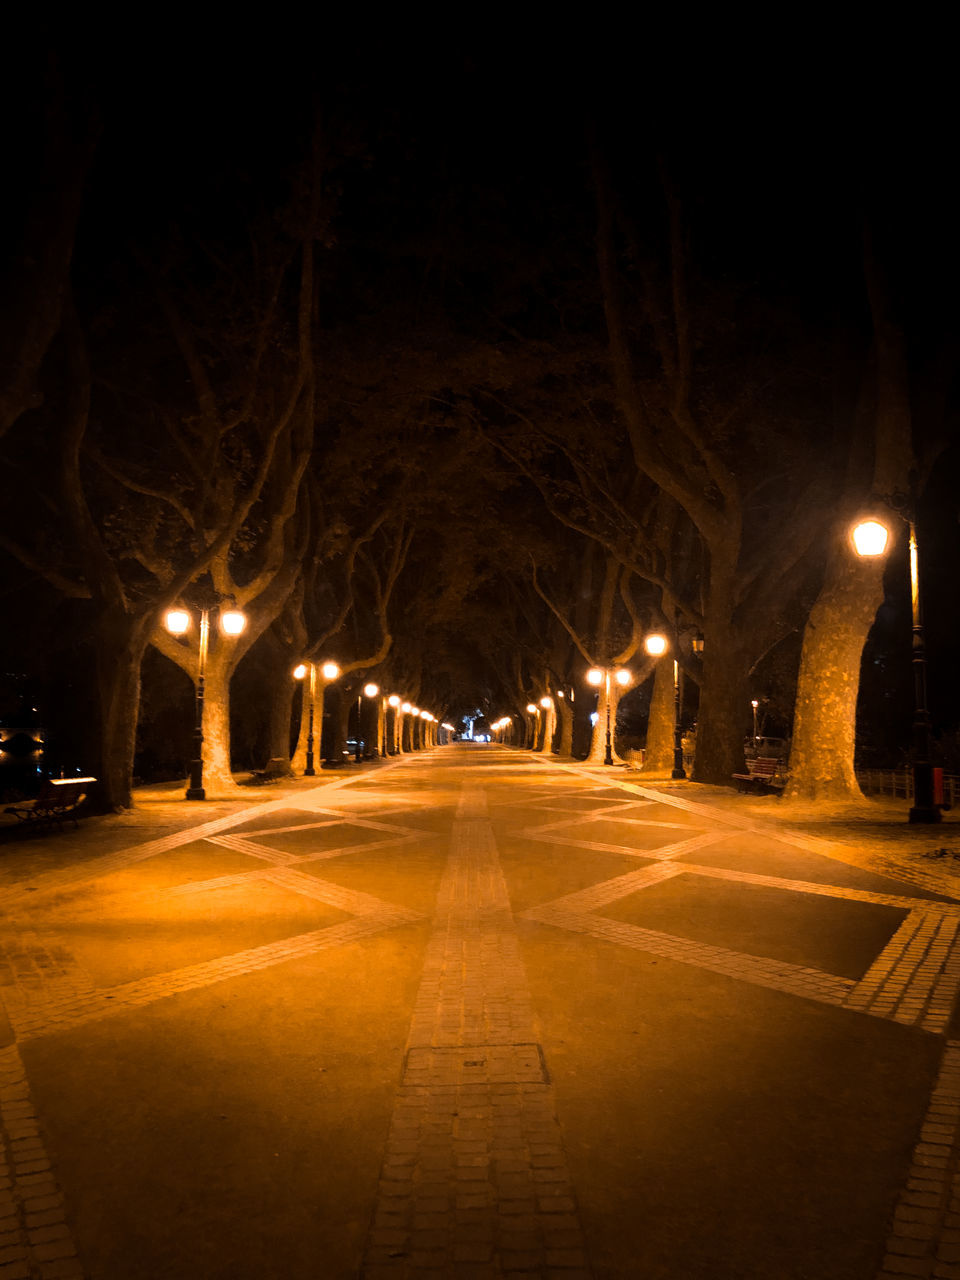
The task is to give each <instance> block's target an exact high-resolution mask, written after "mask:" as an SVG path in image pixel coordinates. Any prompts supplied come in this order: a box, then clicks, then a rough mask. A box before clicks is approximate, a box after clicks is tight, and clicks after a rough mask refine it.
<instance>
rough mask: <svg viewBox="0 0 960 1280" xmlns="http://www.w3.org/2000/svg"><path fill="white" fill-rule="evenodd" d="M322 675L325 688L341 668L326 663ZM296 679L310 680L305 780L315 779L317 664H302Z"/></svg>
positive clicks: (295, 675) (321, 671)
mask: <svg viewBox="0 0 960 1280" xmlns="http://www.w3.org/2000/svg"><path fill="white" fill-rule="evenodd" d="M320 674H321V676H322V677H323V684H324V688H326V686H327V685H328V684H331V683H332V682H333V681H334V680H336V678H337V676H339V674H340V668H339V667H338V666H337V664H336V663H335V662H325V663H324V664H323V666H322V667H321V668H320ZM293 675H294V679H296V680H303V679H304V677H305V676H307V675H309V677H310V680H309V683H308V686H307V708H308V711H307V715H308V719H307V764H306V768H305V769H304V771H303V774H304V777H305V778H313V777H315V776H316V772H317V771H316V769H315V768H314V751H313V720H314V707H315V704H316V698H317V664H316V663H315V662H301V663H300V664H299V666H296V667H294V669H293Z"/></svg>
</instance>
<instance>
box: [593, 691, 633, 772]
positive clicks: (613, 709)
mask: <svg viewBox="0 0 960 1280" xmlns="http://www.w3.org/2000/svg"><path fill="white" fill-rule="evenodd" d="M597 693H598V695H599V696H598V698H597V723H596V724H595V725H594V726H593V734H592V735H591V738H590V754H589V755H588V756H587V758H586V760H585V761H584V763H585V764H603V763H604V761H605V759H606V756H607V686H606V681H604V682H603V684H601V685H600V687H599V689H598V690H597ZM619 703H620V686H619V685H618V684H617V682H616V681H615V680H611V681H610V754H611V756H612V758H613V762H614V764H625V763H626V762H625V761H624V759H623V757H622V756H618V755H617V747H616V738H617V706H618V705H619Z"/></svg>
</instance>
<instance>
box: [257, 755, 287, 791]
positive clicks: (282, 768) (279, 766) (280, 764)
mask: <svg viewBox="0 0 960 1280" xmlns="http://www.w3.org/2000/svg"><path fill="white" fill-rule="evenodd" d="M292 774H293V770H292V769H291V768H290V761H289V760H287V759H286V757H285V756H274V758H273V759H272V760H269V761H268V762H267V765H266V767H265V768H263V769H251V770H250V778H251V781H252V782H253V784H254V785H255V786H259V785H261V784H262V783H266V782H276V781H277V779H278V778H289V777H291V776H292Z"/></svg>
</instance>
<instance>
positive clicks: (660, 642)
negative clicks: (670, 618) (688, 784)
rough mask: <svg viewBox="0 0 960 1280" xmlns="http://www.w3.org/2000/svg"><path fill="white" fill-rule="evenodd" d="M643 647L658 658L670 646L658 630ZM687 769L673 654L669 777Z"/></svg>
mask: <svg viewBox="0 0 960 1280" xmlns="http://www.w3.org/2000/svg"><path fill="white" fill-rule="evenodd" d="M643 647H644V648H645V649H646V651H647V653H649V655H650V657H651V658H660V657H662V656H663V655H664V654H665V653H666V652H667V649H669V647H670V642H669V641H668V640H667V637H666V636H664V635H661V634H660V633H659V632H657V633H655V634H654V635H649V636H647V638H646V639H645V640H644V642H643ZM686 776H687V771H686V769H684V767H683V726H682V724H681V723H680V663H679V660H678V656H677V655H676V654H674V659H673V769H672V770H671V772H670V777H671V778H677V779H679V778H685V777H686Z"/></svg>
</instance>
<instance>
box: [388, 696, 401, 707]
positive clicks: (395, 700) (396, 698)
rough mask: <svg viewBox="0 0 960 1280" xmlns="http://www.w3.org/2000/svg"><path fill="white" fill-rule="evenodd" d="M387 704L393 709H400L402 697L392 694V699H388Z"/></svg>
mask: <svg viewBox="0 0 960 1280" xmlns="http://www.w3.org/2000/svg"><path fill="white" fill-rule="evenodd" d="M387 702H389V704H390V706H391V707H399V705H400V695H399V694H398V693H391V695H390V697H389V698H388V699H387Z"/></svg>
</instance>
